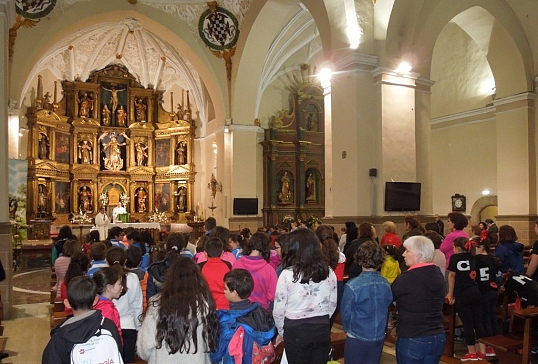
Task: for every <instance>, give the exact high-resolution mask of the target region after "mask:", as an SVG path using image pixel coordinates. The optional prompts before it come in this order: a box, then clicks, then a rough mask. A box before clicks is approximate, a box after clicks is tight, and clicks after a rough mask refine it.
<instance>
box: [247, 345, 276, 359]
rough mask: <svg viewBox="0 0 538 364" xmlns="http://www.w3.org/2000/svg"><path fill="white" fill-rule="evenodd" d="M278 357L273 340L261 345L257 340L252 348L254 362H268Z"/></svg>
mask: <svg viewBox="0 0 538 364" xmlns="http://www.w3.org/2000/svg"><path fill="white" fill-rule="evenodd" d="M275 359H276V353H275V347H274V346H273V343H272V342H269V344H267V345H263V346H262V347H260V346H259V345H258V343H257V342H254V346H253V348H252V364H268V363H272V362H274V361H275Z"/></svg>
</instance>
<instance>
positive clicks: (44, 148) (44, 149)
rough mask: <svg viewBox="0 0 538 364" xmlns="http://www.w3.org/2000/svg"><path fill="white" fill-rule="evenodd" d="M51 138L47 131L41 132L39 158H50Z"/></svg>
mask: <svg viewBox="0 0 538 364" xmlns="http://www.w3.org/2000/svg"><path fill="white" fill-rule="evenodd" d="M49 147H50V144H49V138H48V137H47V135H46V134H45V133H39V149H38V151H37V155H38V156H39V159H49Z"/></svg>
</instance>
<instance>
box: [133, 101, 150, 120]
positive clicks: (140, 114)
mask: <svg viewBox="0 0 538 364" xmlns="http://www.w3.org/2000/svg"><path fill="white" fill-rule="evenodd" d="M146 109H147V106H146V103H145V102H144V99H143V98H141V97H137V98H135V121H137V122H145V121H146Z"/></svg>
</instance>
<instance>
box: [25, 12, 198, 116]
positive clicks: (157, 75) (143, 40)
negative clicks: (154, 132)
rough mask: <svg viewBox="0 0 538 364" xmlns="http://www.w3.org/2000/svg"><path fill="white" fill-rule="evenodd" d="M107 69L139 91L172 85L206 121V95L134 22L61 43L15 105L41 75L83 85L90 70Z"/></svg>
mask: <svg viewBox="0 0 538 364" xmlns="http://www.w3.org/2000/svg"><path fill="white" fill-rule="evenodd" d="M110 63H119V64H123V65H125V66H126V67H127V68H128V69H129V72H130V73H131V74H133V75H135V77H136V78H137V79H138V82H139V83H140V84H142V85H143V86H144V87H148V88H151V87H153V88H155V89H157V90H170V89H171V88H172V87H173V86H174V85H176V86H179V87H181V88H182V89H184V90H189V91H190V94H191V95H192V97H193V102H194V104H195V108H196V110H197V111H198V112H199V113H200V115H199V117H200V119H201V121H202V122H206V121H207V120H206V110H205V107H204V105H205V104H206V97H205V92H204V88H203V85H202V81H201V80H200V77H199V75H198V72H197V71H196V69H195V68H194V66H193V65H192V64H191V63H190V62H189V61H188V60H186V59H185V58H183V57H182V56H181V55H180V54H178V53H177V51H176V50H175V49H174V47H173V46H171V45H170V44H169V43H168V42H166V41H164V40H163V39H161V38H159V37H158V36H157V35H155V34H154V33H152V32H150V31H148V30H147V29H145V28H144V26H143V25H142V24H141V23H140V22H139V21H138V20H136V19H133V18H126V19H123V20H121V21H119V22H108V23H101V24H95V25H93V26H90V27H87V28H84V29H81V30H79V31H78V32H76V33H73V34H70V35H69V36H67V37H65V38H63V39H62V40H60V41H59V42H58V43H57V44H56V45H55V46H53V47H51V48H50V49H49V50H48V52H47V53H45V54H44V55H43V56H42V57H41V59H40V60H39V61H38V62H37V63H36V64H35V66H34V68H33V70H32V72H31V73H30V75H29V77H28V79H27V82H26V84H25V86H24V88H23V93H22V95H21V98H20V99H21V100H23V97H24V95H26V93H27V92H28V90H29V89H30V88H31V87H32V86H34V85H32V84H30V83H31V82H33V81H32V80H35V79H36V77H37V75H39V74H40V73H42V72H43V71H44V70H48V71H50V72H51V73H52V74H53V75H54V76H55V77H56V78H57V79H58V80H70V81H73V80H75V79H80V80H86V79H87V78H88V76H89V75H90V73H91V72H92V71H93V70H98V69H101V68H103V67H105V66H107V65H108V64H110Z"/></svg>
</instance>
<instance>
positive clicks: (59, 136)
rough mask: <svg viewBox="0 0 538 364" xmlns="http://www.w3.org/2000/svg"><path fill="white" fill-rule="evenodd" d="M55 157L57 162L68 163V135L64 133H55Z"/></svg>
mask: <svg viewBox="0 0 538 364" xmlns="http://www.w3.org/2000/svg"><path fill="white" fill-rule="evenodd" d="M55 140H56V146H55V151H54V154H55V159H56V162H59V163H69V135H68V134H64V133H58V132H56V133H55Z"/></svg>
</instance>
